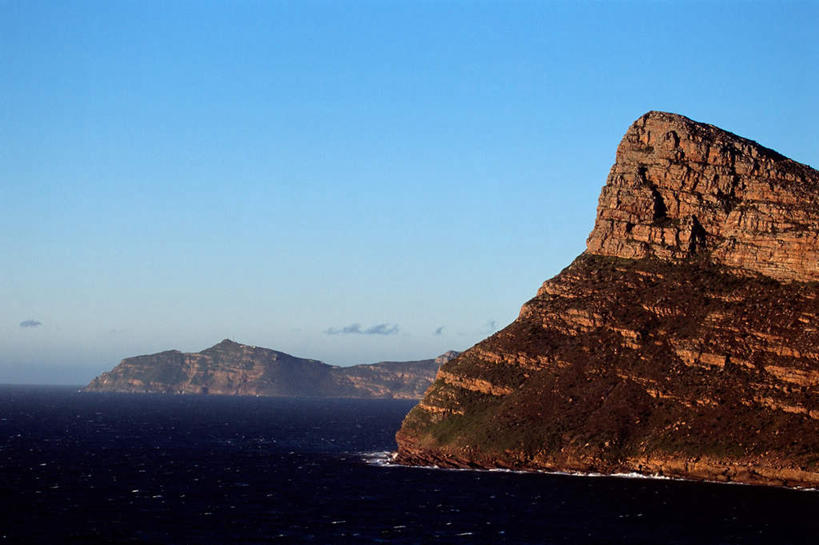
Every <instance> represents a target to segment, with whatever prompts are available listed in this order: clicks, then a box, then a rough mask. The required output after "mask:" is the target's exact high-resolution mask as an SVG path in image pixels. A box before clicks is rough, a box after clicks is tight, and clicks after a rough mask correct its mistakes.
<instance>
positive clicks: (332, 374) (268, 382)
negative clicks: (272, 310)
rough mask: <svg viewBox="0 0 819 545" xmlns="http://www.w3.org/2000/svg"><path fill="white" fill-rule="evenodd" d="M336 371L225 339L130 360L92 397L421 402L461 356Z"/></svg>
mask: <svg viewBox="0 0 819 545" xmlns="http://www.w3.org/2000/svg"><path fill="white" fill-rule="evenodd" d="M457 354H458V353H457V352H447V353H446V354H443V355H441V356H439V357H438V358H436V359H434V360H432V359H430V360H420V361H410V362H382V363H375V364H368V365H354V366H351V367H338V366H333V365H328V364H326V363H323V362H320V361H318V360H309V359H303V358H297V357H294V356H291V355H289V354H285V353H284V352H277V351H276V350H270V349H269V348H261V347H258V346H248V345H244V344H239V343H237V342H233V341H231V340H229V339H225V340H224V341H222V342H220V343H219V344H217V345H215V346H212V347H210V348H208V349H206V350H203V351H201V352H194V353H183V352H179V351H178V350H169V351H166V352H160V353H158V354H151V355H146V356H136V357H133V358H126V359H124V360H122V362H120V364H119V365H117V366H116V367H115V368H114V369H113V370H111V371H109V372H106V373H103V374H101V375H100V376H98V377H97V378H95V379H94V380H93V381H91V383H90V384H89V385H88V386H86V387H85V388H84V390H85V391H89V392H131V393H147V392H161V393H179V394H191V393H193V394H203V393H206V394H224V395H261V396H280V397H356V398H402V399H418V398H420V397H421V396H422V394H423V392H424V390H426V389H427V387H429V385H430V384H431V383H432V380H433V378H434V377H435V373H436V371H437V370H438V367H440V365H441V364H442V363H444V362H446V361H449V360H451V359H452V358H454V357H455V356H457Z"/></svg>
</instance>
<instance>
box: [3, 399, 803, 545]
mask: <svg viewBox="0 0 819 545" xmlns="http://www.w3.org/2000/svg"><path fill="white" fill-rule="evenodd" d="M412 404H413V403H412V402H408V401H364V400H310V399H270V398H252V397H250V398H236V397H217V396H164V395H127V394H88V393H85V394H83V393H77V392H76V391H74V390H73V389H69V388H45V387H42V388H41V387H13V386H6V387H0V543H43V544H59V543H78V544H79V543H83V544H85V543H155V544H228V543H242V544H250V543H326V544H335V543H342V544H343V543H396V544H401V543H419V544H426V543H491V544H496V543H497V544H502V543H533V544H548V543H556V544H557V543H569V544H587V543H588V544H591V543H595V544H597V543H600V544H604V543H605V544H614V543H623V544H630V545H634V544H643V543H645V544H649V543H650V544H658V543H673V544H698V545H701V544H739V543H760V544H762V543H764V544H797V543H805V544H815V543H819V492H810V491H792V490H784V489H776V488H764V487H751V486H741V485H718V484H707V483H705V484H704V483H690V482H679V481H668V480H654V479H629V478H611V477H577V476H566V475H545V474H520V473H506V472H486V471H447V470H436V469H419V468H404V467H390V466H388V465H384V464H383V462H384V456H383V455H382V454H379V453H384V452H385V451H390V450H392V449H394V448H395V443H394V439H393V435H394V433H395V431H396V429H397V428H398V426H399V424H400V422H401V419H402V417H403V416H404V414H405V413H406V412H407V411H408V410H409V409H410V407H411V406H412Z"/></svg>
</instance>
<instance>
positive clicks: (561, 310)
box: [397, 112, 819, 486]
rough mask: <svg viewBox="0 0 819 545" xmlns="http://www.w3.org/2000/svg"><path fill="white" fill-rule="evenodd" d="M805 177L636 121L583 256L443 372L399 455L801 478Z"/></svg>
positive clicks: (726, 139)
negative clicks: (505, 322)
mask: <svg viewBox="0 0 819 545" xmlns="http://www.w3.org/2000/svg"><path fill="white" fill-rule="evenodd" d="M818 180H819V176H817V172H816V171H814V170H812V169H810V168H809V167H807V166H805V165H800V164H798V163H794V162H792V161H790V160H788V159H785V158H784V157H782V156H780V155H778V154H776V153H775V152H773V151H770V150H767V149H765V148H762V147H761V146H759V145H757V144H755V143H753V142H750V141H748V140H745V139H742V138H739V137H737V136H734V135H732V134H730V133H727V132H725V131H721V130H720V129H717V128H715V127H712V126H710V125H703V124H699V123H695V122H693V121H691V120H689V119H687V118H684V117H681V116H677V115H673V114H664V113H658V112H651V113H649V114H646V115H645V116H643V117H642V118H640V119H639V120H638V121H637V122H635V123H634V125H632V127H631V128H630V129H629V130H628V132H627V133H626V136H625V137H624V139H623V142H622V143H621V144H620V147H619V149H618V154H617V163H616V164H615V165H614V166H613V167H612V170H611V174H610V176H609V179H608V182H607V185H606V186H605V187H604V188H603V191H602V193H601V196H600V205H599V208H598V216H597V222H596V225H595V227H594V230H593V232H592V234H591V236H590V237H589V241H588V250H587V252H585V253H584V254H583V255H581V256H580V257H579V258H577V259H576V260H575V262H574V263H572V264H571V265H570V266H569V267H567V268H566V269H565V270H563V271H562V272H561V273H560V274H559V275H558V276H556V277H555V278H553V279H551V280H548V281H547V282H545V283H544V284H543V286H542V287H541V288H540V290H539V291H538V294H537V296H536V297H534V298H533V299H532V300H530V301H529V302H527V303H526V304H525V305H524V306H523V308H522V309H521V312H520V315H519V317H518V319H517V320H515V322H513V323H512V324H510V325H509V326H508V327H506V328H505V329H503V330H502V331H500V332H498V333H496V334H495V335H493V336H491V337H489V338H488V339H486V340H484V341H482V342H480V343H478V344H477V345H476V346H474V347H473V348H471V349H469V350H467V351H466V352H464V353H463V354H461V355H460V356H459V357H458V358H456V359H454V360H452V361H450V362H449V363H446V364H444V365H443V366H442V367H441V369H440V371H439V372H438V375H437V377H436V380H435V382H434V383H433V385H432V386H431V387H430V389H429V391H428V392H427V394H426V395H425V396H424V398H423V399H422V401H421V402H420V403H419V405H418V406H416V407H415V408H414V409H413V410H412V411H411V412H410V413H409V415H407V418H406V419H405V421H404V423H403V425H402V428H401V430H400V431H399V432H398V434H397V441H398V445H399V451H398V459H399V461H401V462H404V463H409V464H436V465H442V466H456V467H514V468H529V469H545V470H575V471H600V472H631V471H636V472H643V473H663V474H666V475H675V476H682V477H688V478H699V479H711V480H733V481H742V482H749V483H758V484H780V485H793V486H816V485H819V285H818V284H817V283H816V280H817V278H816V277H817V261H816V259H815V256H816V255H817V251H819V243H817V234H818V233H819V222H817V221H816V219H817V211H816V210H815V209H814V208H813V206H812V204H813V203H815V202H816V198H817V195H819V182H818ZM729 181H730V183H728V182H729ZM777 236H778V237H779V238H776V237H777ZM810 256H814V257H810Z"/></svg>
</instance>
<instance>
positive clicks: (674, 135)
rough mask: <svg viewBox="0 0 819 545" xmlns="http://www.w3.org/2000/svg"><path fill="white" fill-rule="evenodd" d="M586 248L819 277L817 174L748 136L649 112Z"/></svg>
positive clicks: (614, 174) (781, 276)
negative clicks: (696, 258) (696, 257)
mask: <svg viewBox="0 0 819 545" xmlns="http://www.w3.org/2000/svg"><path fill="white" fill-rule="evenodd" d="M588 251H589V252H590V253H593V254H598V255H609V256H617V257H625V258H630V259H642V258H646V257H659V258H662V259H674V260H680V259H687V258H690V257H691V256H694V255H704V256H707V258H708V259H709V260H711V261H712V262H714V263H719V264H722V265H726V266H729V267H734V268H737V269H738V270H739V271H752V272H756V273H762V274H764V275H766V276H769V277H771V278H775V279H777V280H784V281H791V280H793V281H800V282H809V281H817V280H819V175H817V171H815V170H813V169H812V168H810V167H808V166H806V165H802V164H799V163H796V162H794V161H791V160H790V159H787V158H786V157H783V156H782V155H779V154H778V153H776V152H775V151H773V150H769V149H767V148H764V147H762V146H760V145H759V144H757V143H756V142H752V141H750V140H746V139H744V138H740V137H738V136H736V135H734V134H731V133H729V132H726V131H723V130H721V129H719V128H717V127H714V126H712V125H705V124H702V123H696V122H694V121H691V120H690V119H688V118H686V117H682V116H679V115H675V114H668V113H662V112H649V113H647V114H646V115H644V116H643V117H641V118H640V119H638V120H637V121H636V122H635V123H634V124H633V125H632V126H631V127H630V128H629V130H628V132H627V133H626V135H625V137H624V138H623V140H622V142H620V146H619V147H618V148H617V161H616V163H615V164H614V166H613V167H612V169H611V172H610V173H609V177H608V181H607V182H606V186H605V187H604V188H603V191H602V192H601V194H600V203H599V206H598V209H597V221H596V222H595V226H594V230H593V231H592V233H591V235H590V236H589V239H588Z"/></svg>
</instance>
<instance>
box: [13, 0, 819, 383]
mask: <svg viewBox="0 0 819 545" xmlns="http://www.w3.org/2000/svg"><path fill="white" fill-rule="evenodd" d="M817 24H819V4H817V3H815V2H814V3H789V2H776V3H763V2H736V3H731V2H720V3H717V2H702V3H695V2H685V3H672V2H626V3H617V2H606V3H592V2H531V3H530V2H397V1H392V2H387V1H383V2H348V3H340V2H243V1H237V2H225V3H221V2H213V3H209V2H191V3H186V2H173V3H169V2H150V1H149V2H78V3H75V4H74V5H62V3H55V2H48V3H42V2H35V1H25V2H23V1H0V74H2V77H0V301H2V305H0V382H35V383H68V384H80V383H84V382H87V381H88V380H89V379H91V378H92V377H93V376H94V375H96V374H97V373H99V372H101V371H103V370H106V369H108V368H110V367H112V366H113V365H114V364H116V363H117V362H118V361H119V360H120V359H121V358H123V357H126V356H129V355H135V354H142V353H149V352H155V351H159V350H163V349H168V348H179V349H182V350H186V351H191V350H199V349H202V348H205V347H207V346H210V345H212V344H214V343H216V342H218V341H219V340H221V339H223V338H225V337H230V338H233V339H235V340H237V341H240V342H245V343H248V344H257V345H262V346H267V347H271V348H276V349H279V350H283V351H285V352H289V353H292V354H295V355H299V356H304V357H312V358H318V359H322V360H324V361H327V362H328V363H334V364H352V363H362V362H370V361H378V360H385V359H399V360H400V359H415V358H426V357H431V356H434V355H436V354H439V353H441V352H444V351H446V350H449V349H457V350H463V349H465V348H468V347H469V346H471V345H472V344H474V343H475V342H477V341H479V340H480V339H482V338H483V337H485V336H486V335H487V334H488V333H490V332H492V331H493V330H495V329H499V328H501V327H503V326H505V325H506V324H507V323H509V322H510V321H512V320H513V319H514V318H515V317H516V316H517V313H518V311H519V309H520V306H521V304H523V303H524V302H525V301H526V300H527V299H529V298H530V297H532V296H533V295H534V294H535V292H536V291H537V288H538V287H539V285H540V284H541V283H542V282H543V281H544V280H546V279H548V278H549V277H551V276H553V275H554V274H556V273H557V272H558V271H560V269H562V268H563V267H565V266H566V265H568V264H569V263H570V262H571V260H572V259H573V258H574V257H575V256H576V255H578V254H579V253H580V252H582V251H583V249H584V245H585V238H586V236H587V235H588V233H589V231H590V229H591V226H592V224H593V221H594V214H595V207H596V205H597V196H598V194H599V191H600V187H601V186H602V185H603V183H604V182H605V177H606V174H607V172H608V169H609V168H610V166H611V163H612V161H613V159H614V151H615V148H616V146H617V143H618V142H619V140H620V138H621V136H622V134H623V133H624V132H625V130H626V128H627V127H628V125H629V124H630V123H631V122H632V121H633V120H634V119H636V118H637V117H639V116H640V115H642V114H643V113H644V112H646V111H648V110H652V109H657V110H666V111H674V112H678V113H682V114H684V115H687V116H689V117H691V118H693V119H697V120H700V121H705V122H709V123H713V124H716V125H718V126H721V127H723V128H726V129H728V130H731V131H733V132H736V133H738V134H740V135H743V136H746V137H749V138H752V139H754V140H757V141H759V142H760V143H762V144H763V145H766V146H769V147H772V148H774V149H776V150H778V151H780V152H782V153H784V154H785V155H788V156H790V157H792V158H794V159H796V160H798V161H802V162H805V163H808V164H811V165H813V166H814V167H815V166H816V165H817V164H819V137H817V130H816V127H818V126H819V112H817V107H818V106H819V101H817V96H819V95H817V89H819V76H817V72H819V71H817V69H816V68H817V66H819V45H817V44H818V43H819V41H817V40H816V36H815V31H816V27H817ZM26 321H32V322H39V325H33V323H28V324H26V326H23V325H21V324H23V323H24V322H26Z"/></svg>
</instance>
